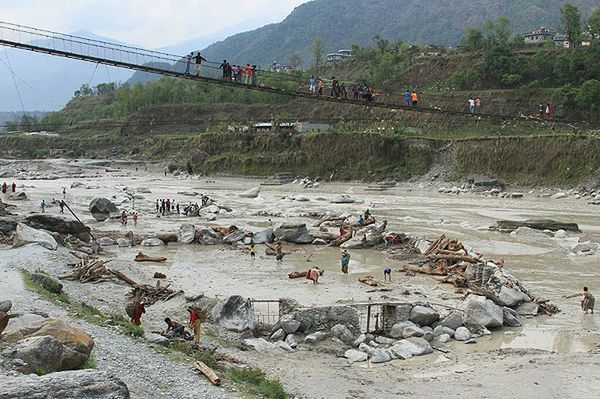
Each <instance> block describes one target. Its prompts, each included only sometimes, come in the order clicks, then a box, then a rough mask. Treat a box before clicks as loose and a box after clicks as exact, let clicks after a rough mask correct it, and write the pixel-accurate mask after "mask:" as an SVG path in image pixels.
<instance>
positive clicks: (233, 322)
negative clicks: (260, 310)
mask: <svg viewBox="0 0 600 399" xmlns="http://www.w3.org/2000/svg"><path fill="white" fill-rule="evenodd" d="M212 316H213V319H214V320H216V321H217V323H219V325H220V326H221V327H224V328H226V329H228V330H232V331H237V332H242V331H244V330H254V326H255V323H256V320H255V317H254V311H253V310H252V306H251V305H250V302H249V301H248V300H247V299H245V298H243V297H241V296H239V295H234V296H230V297H229V298H227V299H226V300H225V301H222V302H219V304H217V305H216V306H215V307H214V308H213V310H212Z"/></svg>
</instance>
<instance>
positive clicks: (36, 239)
mask: <svg viewBox="0 0 600 399" xmlns="http://www.w3.org/2000/svg"><path fill="white" fill-rule="evenodd" d="M27 244H39V245H41V246H42V247H44V248H46V249H50V250H52V251H55V250H56V249H57V248H58V243H57V242H56V240H55V239H54V237H52V236H51V235H50V234H48V233H44V232H43V231H40V230H36V229H33V228H31V227H29V226H27V225H26V224H23V223H19V224H18V225H17V230H16V232H15V235H14V239H13V247H14V248H17V247H22V246H24V245H27Z"/></svg>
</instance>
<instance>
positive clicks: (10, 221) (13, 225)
mask: <svg viewBox="0 0 600 399" xmlns="http://www.w3.org/2000/svg"><path fill="white" fill-rule="evenodd" d="M16 229H17V219H16V218H15V217H14V216H2V217H0V233H3V234H6V235H10V234H12V233H14V232H15V230H16Z"/></svg>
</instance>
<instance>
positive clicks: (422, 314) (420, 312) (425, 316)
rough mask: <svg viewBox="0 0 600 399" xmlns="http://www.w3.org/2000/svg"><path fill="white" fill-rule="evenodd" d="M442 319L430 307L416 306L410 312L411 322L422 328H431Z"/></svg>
mask: <svg viewBox="0 0 600 399" xmlns="http://www.w3.org/2000/svg"><path fill="white" fill-rule="evenodd" d="M439 319H440V314H439V313H438V312H437V311H436V310H435V309H433V308H430V307H428V306H414V307H413V308H412V310H411V311H410V321H412V322H413V323H415V324H418V325H420V326H430V325H431V324H433V323H435V322H436V321H438V320H439Z"/></svg>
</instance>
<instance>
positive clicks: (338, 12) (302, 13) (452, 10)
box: [203, 0, 600, 65]
mask: <svg viewBox="0 0 600 399" xmlns="http://www.w3.org/2000/svg"><path fill="white" fill-rule="evenodd" d="M565 3H571V4H573V5H576V6H578V7H579V8H580V9H581V11H582V16H583V17H584V18H587V16H588V15H589V14H590V12H591V10H592V9H593V8H595V7H598V6H600V0H570V1H565V0H368V1H367V0H315V1H312V2H309V3H306V4H303V5H301V6H299V7H297V8H296V9H295V10H294V11H293V12H292V13H291V14H290V15H289V16H288V17H287V18H286V19H285V20H284V21H282V22H281V23H278V24H271V25H267V26H264V27H262V28H260V29H257V30H254V31H251V32H245V33H240V34H237V35H234V36H231V37H229V38H227V39H226V40H224V41H221V42H218V43H215V44H213V45H211V46H209V47H208V48H206V49H205V50H204V52H203V54H204V55H205V56H206V57H207V58H209V59H215V60H216V59H223V58H226V59H228V60H230V61H232V62H233V63H254V64H257V65H268V64H270V63H272V62H274V61H278V62H281V63H285V62H289V61H290V59H291V57H292V55H294V54H297V55H299V56H300V57H301V59H302V61H303V63H304V65H309V64H311V63H312V61H313V59H312V57H311V53H310V50H309V48H310V45H311V44H312V42H313V41H314V40H315V38H316V37H321V38H323V40H324V42H325V52H332V51H337V50H339V49H341V48H349V47H350V46H351V45H352V44H358V45H370V44H372V39H373V37H374V36H375V35H379V36H381V37H382V38H384V39H388V40H402V41H405V42H410V43H427V44H441V45H457V44H459V43H460V41H461V39H462V37H463V35H464V33H465V31H466V30H467V29H468V28H469V27H481V26H482V25H483V24H484V22H485V21H486V20H490V19H492V20H493V19H496V18H497V17H499V16H502V15H505V16H508V17H509V18H510V20H511V22H512V29H513V31H514V32H515V33H519V32H527V31H529V30H531V29H534V28H537V27H540V26H550V27H556V26H558V24H559V9H560V7H561V6H562V5H563V4H565Z"/></svg>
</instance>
